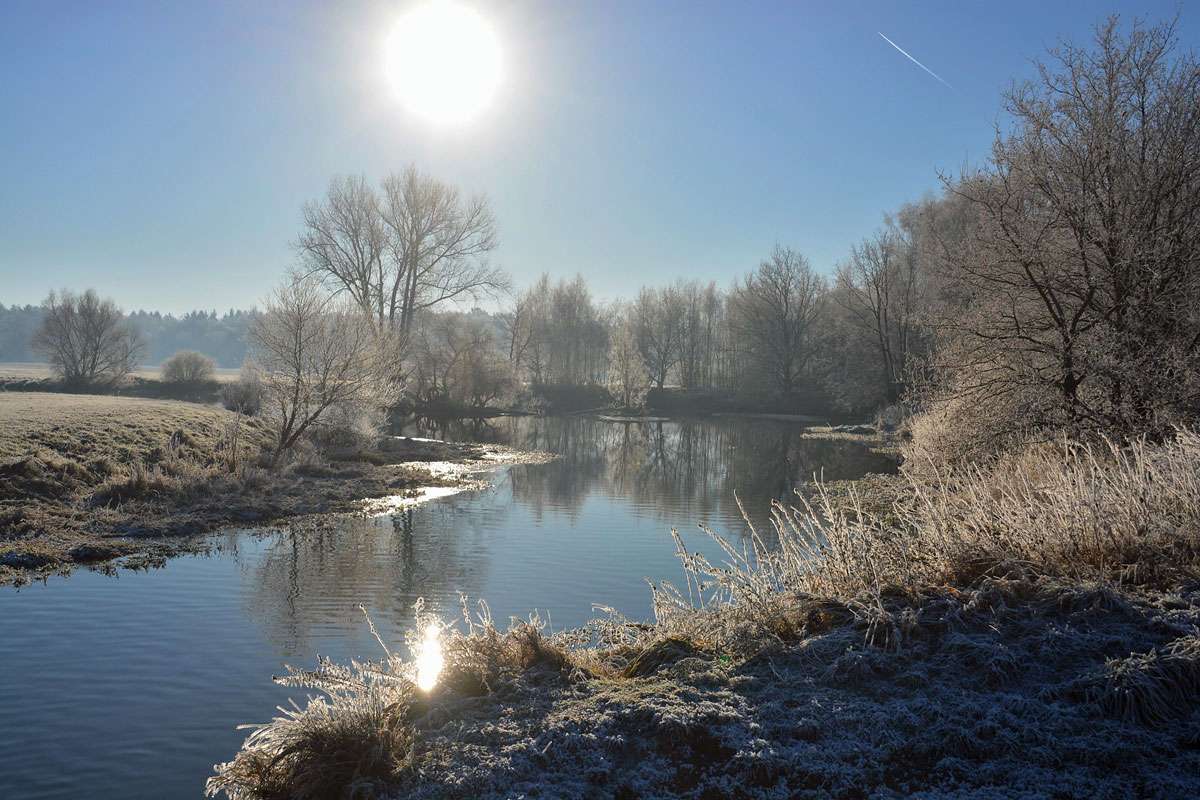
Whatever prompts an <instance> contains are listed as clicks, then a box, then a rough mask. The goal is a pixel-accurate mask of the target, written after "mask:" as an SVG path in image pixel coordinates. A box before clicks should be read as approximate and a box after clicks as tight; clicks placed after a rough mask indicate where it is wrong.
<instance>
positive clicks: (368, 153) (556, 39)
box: [0, 0, 1200, 311]
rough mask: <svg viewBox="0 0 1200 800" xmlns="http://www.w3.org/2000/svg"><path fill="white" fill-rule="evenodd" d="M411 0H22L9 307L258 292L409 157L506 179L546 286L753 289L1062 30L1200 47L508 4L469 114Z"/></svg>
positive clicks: (526, 250)
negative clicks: (460, 110)
mask: <svg viewBox="0 0 1200 800" xmlns="http://www.w3.org/2000/svg"><path fill="white" fill-rule="evenodd" d="M409 5H410V4H409V3H405V2H386V3H385V2H378V1H377V0H376V1H374V2H340V3H327V2H299V1H297V2H272V0H245V1H244V2H206V3H200V2H195V3H183V2H153V3H150V2H147V3H132V2H128V3H122V2H113V3H99V2H81V3H57V2H49V1H46V0H43V1H42V2H24V1H23V0H4V2H3V3H2V4H0V75H2V76H3V77H0V153H3V164H4V170H3V172H2V173H0V302H3V303H26V302H32V303H36V302H39V301H40V300H41V299H42V298H43V297H44V295H45V294H46V292H47V291H48V290H49V289H51V288H56V287H62V286H67V287H73V288H84V287H87V286H92V287H95V288H97V289H98V290H100V291H101V293H103V294H106V295H111V296H113V297H115V298H116V299H117V300H118V301H119V302H120V303H121V304H122V305H123V306H124V307H125V308H127V309H132V308H157V309H161V310H164V311H183V310H187V309H191V308H197V307H199V308H217V309H225V308H229V307H231V306H236V307H246V306H250V305H252V304H254V303H255V302H256V301H258V300H260V299H261V298H262V297H263V295H264V294H265V293H266V292H267V291H268V290H269V289H270V288H271V286H273V285H274V284H275V283H276V282H277V280H278V279H279V277H280V275H281V274H282V272H283V270H284V269H285V268H286V267H287V266H289V264H291V263H292V259H293V254H292V250H291V247H290V242H292V241H293V240H294V238H295V236H296V233H297V230H298V223H299V215H300V207H301V205H302V204H303V203H304V202H305V201H306V200H309V199H312V198H315V197H317V196H319V195H320V194H321V193H322V192H323V190H324V189H325V187H326V186H327V184H328V182H329V179H330V178H331V177H332V176H334V175H337V174H342V173H362V174H365V175H367V176H368V177H370V178H378V177H381V176H383V175H384V174H386V173H388V172H390V171H394V170H400V169H403V168H404V166H405V165H407V164H409V163H415V164H417V165H418V166H419V167H421V168H422V169H424V170H426V171H428V172H430V173H432V174H434V175H436V176H438V177H440V178H442V179H443V180H446V181H448V182H451V183H454V184H456V185H458V186H460V187H461V188H463V189H464V190H466V191H469V192H485V193H486V194H488V195H489V197H490V198H491V201H492V203H493V207H494V209H495V211H496V214H497V217H498V220H499V226H500V235H501V247H500V249H499V251H498V252H497V254H496V257H495V261H496V262H497V263H499V264H501V265H502V266H504V267H506V268H507V269H508V270H509V271H510V272H511V273H512V274H513V276H514V280H515V281H516V283H517V284H518V285H525V284H527V283H529V282H531V281H532V280H533V279H534V278H535V277H536V276H537V275H538V274H540V273H541V272H543V271H547V272H550V273H552V274H566V275H573V274H574V273H575V272H580V273H582V274H584V275H585V276H587V277H588V279H589V281H590V282H591V284H592V286H593V287H594V289H595V291H596V293H597V294H599V295H600V296H602V297H613V296H618V295H628V294H632V293H634V292H635V291H636V289H637V287H638V286H639V285H641V284H643V283H658V282H665V281H669V280H672V279H674V278H675V277H678V276H694V277H698V278H702V279H715V280H717V281H719V282H720V283H722V284H725V283H728V282H729V281H730V280H732V279H733V278H734V277H735V276H737V275H739V274H741V273H743V272H745V271H747V270H749V269H750V268H752V267H753V266H754V265H755V264H756V263H757V262H758V261H759V260H760V259H761V258H762V257H763V256H764V255H765V254H766V253H767V252H769V250H770V249H771V247H772V245H773V244H774V243H776V242H780V243H784V244H788V245H791V246H793V247H796V248H798V249H800V250H801V251H802V252H804V253H806V254H807V255H808V256H809V258H810V259H811V260H812V262H813V263H814V265H816V266H817V267H818V268H819V269H821V270H831V269H832V268H833V267H834V265H835V264H836V263H837V262H838V261H839V260H840V259H841V258H843V257H844V255H845V254H846V252H847V251H848V249H849V247H850V245H851V244H852V243H853V242H854V241H856V240H857V239H859V238H861V237H863V236H865V235H867V234H869V233H870V232H871V231H872V230H873V229H874V228H875V227H877V226H878V224H879V223H880V220H881V217H882V214H883V213H884V212H885V211H887V210H889V209H893V208H895V207H897V206H898V205H900V204H901V203H903V202H905V201H907V200H911V199H916V198H919V197H920V196H921V195H922V194H923V193H926V192H929V191H931V190H935V189H936V187H937V171H938V170H939V169H943V170H951V171H953V170H955V169H957V168H958V167H959V166H961V165H962V164H964V163H967V162H978V161H979V160H981V159H983V158H984V157H985V156H986V154H987V150H988V147H989V145H990V143H991V138H992V131H993V126H994V125H995V124H996V123H997V122H1000V123H1003V119H1002V117H1001V116H1000V94H1001V92H1002V91H1003V89H1004V88H1005V87H1006V86H1008V85H1009V83H1010V82H1011V81H1012V80H1013V79H1014V78H1023V77H1027V76H1029V75H1030V74H1031V73H1032V67H1031V63H1030V62H1031V59H1032V58H1034V57H1036V56H1039V55H1041V54H1043V53H1044V51H1045V49H1046V48H1047V47H1049V46H1052V45H1053V44H1054V43H1055V42H1056V40H1057V39H1058V38H1059V37H1060V36H1061V37H1066V38H1068V39H1071V40H1074V41H1083V40H1084V39H1085V38H1087V37H1088V36H1090V29H1091V26H1092V25H1093V24H1094V23H1095V22H1097V21H1099V19H1100V18H1101V17H1102V16H1103V15H1105V14H1107V13H1110V12H1118V13H1120V14H1122V15H1123V16H1124V17H1126V18H1129V17H1132V16H1135V15H1138V16H1144V17H1147V18H1148V19H1150V20H1151V21H1159V20H1164V19H1168V18H1170V17H1172V16H1173V15H1174V14H1175V13H1176V12H1177V11H1179V12H1180V13H1181V19H1180V26H1179V35H1180V39H1181V44H1182V46H1183V47H1185V48H1188V47H1196V45H1197V43H1198V42H1200V5H1197V6H1193V7H1188V6H1186V5H1184V6H1180V5H1179V4H1178V3H1177V2H1161V3H1154V2H1143V3H1129V2H1117V1H1116V0H1113V3H1112V4H1111V5H1107V6H1106V5H1103V4H1101V3H1095V2H1055V3H1048V2H1045V0H1041V2H979V1H977V0H961V1H960V2H921V3H903V2H857V3H833V2H821V3H815V2H814V3H810V2H791V3H767V2H745V3H734V2H726V3H702V2H651V1H650V0H643V1H642V2H636V1H634V0H629V1H628V2H626V1H624V0H620V1H618V0H610V1H607V2H599V0H596V1H595V2H581V1H574V0H572V1H563V2H548V1H546V2H527V1H525V0H520V1H518V0H492V1H491V2H479V3H476V4H475V5H477V7H478V8H479V9H480V11H481V13H483V14H484V15H485V16H486V17H487V18H488V19H489V20H491V21H492V22H493V23H494V25H495V26H496V28H497V30H498V33H499V36H500V38H501V41H502V46H503V49H504V56H505V64H506V69H505V75H506V77H505V83H504V85H503V86H502V88H501V90H500V93H499V95H498V97H497V99H496V101H495V103H494V104H493V107H492V108H491V109H489V110H488V111H487V112H486V113H485V114H484V115H483V116H481V117H480V118H478V119H476V120H474V121H473V122H472V123H471V124H469V125H466V126H463V127H462V128H461V129H458V130H455V131H451V132H447V131H445V130H439V129H436V128H434V127H431V126H430V125H429V124H428V123H426V122H424V121H423V120H421V119H419V118H416V117H413V116H411V115H409V114H407V113H406V112H405V111H404V110H403V109H402V108H400V107H399V105H398V104H397V103H396V101H395V99H394V97H393V96H392V95H391V93H390V92H389V90H388V87H387V83H386V79H385V77H384V75H383V69H382V64H383V58H382V56H381V51H382V46H383V40H384V36H385V34H386V32H387V31H388V29H389V27H390V24H391V22H392V21H393V20H394V19H395V18H396V17H397V16H398V15H399V14H400V13H401V12H402V11H403V10H404V9H405V8H406V7H408V6H409ZM878 32H883V33H884V34H885V35H887V36H888V37H889V38H890V39H892V40H893V41H895V42H896V43H897V44H898V45H899V46H901V47H903V48H904V49H905V50H907V51H908V52H909V53H911V54H912V55H913V56H915V57H916V58H918V59H920V60H921V61H922V62H923V63H925V64H926V65H927V66H928V67H929V68H930V69H932V70H933V71H935V72H937V73H938V74H939V75H941V76H942V77H943V78H944V79H945V80H946V81H948V82H949V83H950V84H951V85H952V86H953V88H952V89H951V88H947V87H946V86H944V85H942V84H940V83H939V82H937V81H936V80H935V79H934V78H932V77H930V76H929V75H928V74H926V73H925V72H923V71H922V70H921V69H920V68H919V67H917V66H916V65H915V64H913V63H911V62H909V61H908V60H906V59H905V58H904V56H902V55H901V54H900V53H898V52H896V50H894V49H893V48H892V47H891V46H889V45H888V44H887V43H886V42H884V41H883V40H882V39H881V38H880V37H879V35H878Z"/></svg>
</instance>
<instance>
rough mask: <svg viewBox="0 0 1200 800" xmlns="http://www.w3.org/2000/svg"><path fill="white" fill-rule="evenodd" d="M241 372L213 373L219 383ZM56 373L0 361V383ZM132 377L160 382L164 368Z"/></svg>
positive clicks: (150, 368)
mask: <svg viewBox="0 0 1200 800" xmlns="http://www.w3.org/2000/svg"><path fill="white" fill-rule="evenodd" d="M239 372H240V370H236V369H228V368H222V369H218V370H216V371H215V372H214V373H213V377H214V378H216V379H217V380H218V381H222V382H226V381H234V380H237V377H238V374H239ZM53 377H54V372H53V371H52V370H51V369H50V365H49V364H41V363H37V362H32V361H0V383H2V382H4V381H6V380H43V379H48V378H53ZM131 377H134V378H143V379H145V380H158V379H160V378H161V377H162V368H161V367H153V366H143V367H139V368H138V369H136V370H134V371H133V372H132V373H131Z"/></svg>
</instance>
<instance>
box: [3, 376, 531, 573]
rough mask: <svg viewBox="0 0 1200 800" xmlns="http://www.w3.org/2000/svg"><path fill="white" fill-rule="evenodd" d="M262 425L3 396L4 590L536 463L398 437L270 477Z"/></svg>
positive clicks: (122, 401) (198, 412) (132, 401)
mask: <svg viewBox="0 0 1200 800" xmlns="http://www.w3.org/2000/svg"><path fill="white" fill-rule="evenodd" d="M267 443H268V433H267V431H266V430H265V429H264V428H263V427H262V425H261V424H260V423H259V422H258V421H257V420H255V419H253V418H249V419H247V418H238V417H237V416H236V415H234V414H233V413H232V412H228V411H225V410H224V409H221V408H218V407H215V406H204V405H198V404H195V403H186V402H179V401H169V400H146V399H140V398H126V397H111V396H104V395H70V394H43V393H19V394H16V393H13V394H2V395H0V584H2V583H20V582H24V581H27V580H30V579H32V578H35V577H38V576H44V575H47V574H52V573H55V572H66V571H69V570H70V569H72V568H73V567H75V566H78V565H81V564H88V565H92V566H105V565H107V564H110V563H112V562H114V561H116V560H118V559H120V560H121V563H122V564H123V565H127V566H138V565H141V564H150V563H158V562H160V561H161V560H162V559H164V558H166V557H169V556H171V555H175V554H178V553H181V552H186V551H189V550H193V549H196V548H203V546H204V543H203V541H202V540H201V539H199V538H198V537H197V535H198V534H203V533H207V532H210V531H213V530H215V529H218V528H222V527H231V526H241V527H250V526H259V525H269V524H271V523H274V522H278V521H279V520H283V519H287V518H289V517H295V516H301V515H309V514H322V513H334V512H344V513H348V512H356V511H362V510H364V509H365V508H366V506H365V503H364V501H368V500H379V499H381V498H382V499H386V500H389V501H391V502H392V504H393V505H394V504H395V503H397V502H403V501H404V500H405V499H406V498H409V499H412V498H421V497H424V496H427V494H428V493H427V492H426V490H427V489H429V488H431V487H444V488H453V487H461V486H469V485H474V484H475V483H477V481H476V480H475V479H473V478H472V477H471V473H472V472H477V471H479V470H483V469H487V468H490V467H494V466H498V465H500V464H503V463H515V462H517V461H522V460H529V459H530V458H531V457H533V456H531V455H530V454H523V453H520V452H518V451H515V450H512V449H510V448H505V447H501V446H498V445H488V446H483V445H469V444H451V443H446V442H434V441H429V440H411V439H399V438H391V439H387V440H385V441H384V442H383V443H382V446H380V447H378V448H373V449H371V450H369V451H363V450H354V451H349V450H347V451H341V452H330V453H328V454H326V455H323V456H319V455H318V454H316V453H315V452H308V453H306V454H303V455H302V456H301V457H299V458H297V459H295V460H293V461H292V462H291V463H289V464H288V465H287V466H285V467H283V468H280V469H268V468H266V467H264V466H261V464H260V462H259V460H258V456H259V454H260V452H261V451H262V449H263V447H265V446H266V445H267Z"/></svg>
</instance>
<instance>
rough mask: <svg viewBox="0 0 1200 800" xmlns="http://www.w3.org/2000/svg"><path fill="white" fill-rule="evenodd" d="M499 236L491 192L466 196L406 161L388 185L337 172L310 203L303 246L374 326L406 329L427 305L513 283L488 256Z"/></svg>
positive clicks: (312, 271)
mask: <svg viewBox="0 0 1200 800" xmlns="http://www.w3.org/2000/svg"><path fill="white" fill-rule="evenodd" d="M496 243H497V238H496V222H495V218H494V216H493V215H492V211H491V207H490V206H489V204H488V202H487V200H486V198H483V197H472V198H469V199H463V198H462V197H461V196H460V195H459V193H458V190H457V189H455V188H454V187H452V186H448V185H447V184H444V183H442V182H440V181H438V180H436V179H434V178H432V177H430V176H428V175H422V174H421V173H419V172H418V171H417V170H416V168H415V167H409V168H408V169H406V170H405V171H404V172H403V173H402V174H400V175H390V176H388V177H387V178H385V179H384V181H383V184H382V193H377V192H376V191H375V190H374V189H373V188H372V187H371V186H370V185H369V184H368V183H367V181H366V179H365V178H363V177H343V178H335V179H334V180H333V181H332V182H331V184H330V187H329V190H328V192H326V195H325V198H324V199H323V200H322V201H320V202H316V203H309V204H308V205H306V206H305V208H304V228H303V230H302V232H301V234H300V237H299V239H298V240H297V243H296V247H297V250H298V251H299V253H300V257H301V261H302V263H303V264H304V266H305V269H306V271H307V274H309V275H312V276H315V277H317V278H319V279H320V280H321V281H322V282H323V283H324V284H325V285H326V286H327V287H328V288H330V289H331V290H333V291H334V292H338V293H341V292H345V293H346V294H348V295H349V296H350V297H351V298H352V300H353V302H354V304H355V305H356V306H357V307H358V308H359V309H361V310H362V312H363V313H364V314H366V315H367V316H368V317H369V318H370V319H371V320H373V322H374V324H375V326H376V328H377V329H379V330H384V329H387V330H392V331H396V332H401V333H405V334H407V333H408V332H409V331H411V329H412V326H413V321H414V319H415V318H416V315H417V314H419V313H420V312H422V311H425V310H429V309H432V308H434V307H435V306H437V305H439V304H440V303H443V302H446V301H451V300H458V299H463V298H471V299H478V298H479V297H481V296H484V295H489V294H493V293H496V292H499V291H503V290H505V289H507V287H508V277H507V275H505V273H504V271H503V270H500V269H498V268H495V267H492V266H491V265H489V264H488V262H487V260H486V259H487V255H488V253H490V252H491V251H492V250H494V249H495V248H496Z"/></svg>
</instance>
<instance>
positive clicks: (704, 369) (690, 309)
mask: <svg viewBox="0 0 1200 800" xmlns="http://www.w3.org/2000/svg"><path fill="white" fill-rule="evenodd" d="M675 291H676V292H677V293H678V295H679V299H680V302H681V303H682V305H683V309H682V314H681V315H680V332H679V382H680V383H681V384H682V385H683V386H684V387H685V388H689V389H692V388H696V387H698V386H706V385H709V384H711V382H712V377H713V376H712V372H713V368H714V360H715V356H716V347H717V342H718V338H719V331H718V326H719V325H720V324H721V321H722V320H721V295H720V293H719V292H718V291H717V285H716V284H715V283H711V282H710V283H709V284H708V285H706V286H701V285H700V283H699V282H698V281H679V282H677V283H676V285H675Z"/></svg>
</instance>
